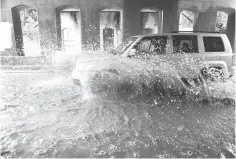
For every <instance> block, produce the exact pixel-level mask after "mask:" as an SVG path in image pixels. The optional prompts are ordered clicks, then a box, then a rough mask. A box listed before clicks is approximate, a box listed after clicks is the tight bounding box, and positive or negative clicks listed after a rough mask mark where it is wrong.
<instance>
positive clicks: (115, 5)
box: [0, 0, 235, 56]
mask: <svg viewBox="0 0 236 159" xmlns="http://www.w3.org/2000/svg"><path fill="white" fill-rule="evenodd" d="M0 7H1V11H0V16H1V25H5V24H7V25H8V26H12V32H11V33H8V34H9V35H4V36H3V33H2V35H0V36H2V37H7V36H8V37H10V39H11V40H12V41H11V40H10V41H11V42H9V43H8V45H7V46H6V47H5V48H4V47H2V48H3V49H2V50H5V51H3V53H2V56H4V55H11V56H41V55H48V54H51V53H53V52H55V50H60V51H64V52H75V53H76V54H81V53H83V51H88V50H108V49H110V48H112V47H116V46H117V45H119V44H120V43H121V42H122V41H123V40H124V39H125V38H127V37H129V36H131V35H137V34H146V33H161V32H171V31H178V30H181V29H180V27H181V26H183V25H184V24H181V25H180V23H188V27H192V28H190V29H192V30H193V31H216V29H217V28H216V25H217V24H216V23H217V15H218V12H219V11H220V12H224V13H226V14H227V21H226V22H225V23H227V24H225V25H226V26H227V28H226V29H225V33H226V34H227V35H228V37H229V39H230V42H231V44H232V46H233V48H234V46H235V45H234V43H235V1H234V0H224V1H223V0H145V1H144V0H67V1H65V0H1V6H0ZM183 11H188V13H189V14H188V15H187V14H186V13H185V14H184V12H183ZM189 15H193V16H192V17H190V18H189ZM181 16H185V18H187V21H188V22H185V21H186V20H180V19H181ZM1 25H0V30H1V28H3V27H1ZM5 26H6V25H5ZM2 30H3V29H2ZM8 30H9V29H8ZM2 32H4V33H6V31H2ZM8 32H9V31H8ZM2 41H3V40H2ZM7 50H11V51H9V53H7V54H6V52H7ZM0 51H1V50H0ZM4 53H5V54H4Z"/></svg>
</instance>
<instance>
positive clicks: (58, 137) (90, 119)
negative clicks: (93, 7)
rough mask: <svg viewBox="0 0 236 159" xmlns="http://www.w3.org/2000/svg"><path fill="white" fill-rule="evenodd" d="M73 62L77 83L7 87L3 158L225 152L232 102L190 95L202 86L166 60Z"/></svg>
mask: <svg viewBox="0 0 236 159" xmlns="http://www.w3.org/2000/svg"><path fill="white" fill-rule="evenodd" d="M77 67H78V68H81V70H80V72H79V76H78V78H79V79H80V80H81V88H78V87H77V86H75V85H73V84H72V80H71V79H70V78H69V77H68V75H65V76H66V77H53V78H52V79H51V80H46V81H45V82H42V81H40V80H39V81H38V82H35V83H34V84H29V85H27V86H11V87H19V92H20V93H19V95H18V96H17V97H12V98H14V100H15V101H19V106H16V107H8V108H3V109H2V111H1V114H0V125H1V127H0V128H1V129H0V130H1V134H0V139H1V144H2V147H1V155H2V156H4V157H43V158H44V157H66V158H68V157H161V158H172V157H191V158H195V157H220V156H226V157H232V155H233V153H234V152H233V151H232V148H233V147H235V142H234V140H235V136H234V132H235V130H234V129H235V128H234V124H235V122H234V119H235V118H234V109H235V108H234V106H232V105H230V104H228V105H227V104H224V103H222V102H221V101H220V100H216V101H212V102H211V103H204V102H201V101H199V100H195V99H196V97H195V95H196V92H197V91H200V93H198V95H199V94H200V95H199V96H198V97H197V98H199V97H200V96H205V93H206V90H205V89H204V88H203V87H201V86H200V87H194V88H192V87H191V88H189V87H187V86H186V85H185V84H184V83H183V82H182V80H181V76H180V75H179V70H178V69H177V68H176V67H174V66H173V65H172V64H171V63H160V62H159V61H157V59H155V61H154V62H150V60H148V61H145V60H134V59H132V60H131V59H124V58H120V57H116V56H105V57H104V56H98V57H93V58H91V57H88V56H86V57H81V58H80V60H79V62H78V63H77ZM186 72H187V71H186ZM3 89H7V88H5V87H4V88H3ZM80 89H82V93H84V94H86V95H87V98H82V97H81V95H80V94H81V90H80ZM10 91H11V90H9V92H10ZM215 91H217V90H215ZM225 91H227V90H225ZM9 92H8V93H9ZM84 94H83V95H84ZM20 96H22V97H23V99H22V98H20ZM16 112H17V113H16ZM3 121H4V122H3Z"/></svg>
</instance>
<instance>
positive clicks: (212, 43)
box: [203, 36, 225, 52]
mask: <svg viewBox="0 0 236 159" xmlns="http://www.w3.org/2000/svg"><path fill="white" fill-rule="evenodd" d="M203 41H204V47H205V51H206V52H223V51H225V47H224V43H223V41H222V39H221V37H212V36H211V37H206V36H205V37H203Z"/></svg>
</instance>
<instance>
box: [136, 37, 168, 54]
mask: <svg viewBox="0 0 236 159" xmlns="http://www.w3.org/2000/svg"><path fill="white" fill-rule="evenodd" d="M167 39H168V36H155V37H146V38H143V39H142V40H141V41H140V42H139V43H138V44H137V45H136V46H135V49H136V51H137V55H142V54H149V55H156V54H165V53H166V48H167Z"/></svg>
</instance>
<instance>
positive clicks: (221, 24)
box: [216, 11, 228, 33]
mask: <svg viewBox="0 0 236 159" xmlns="http://www.w3.org/2000/svg"><path fill="white" fill-rule="evenodd" d="M227 23H228V14H227V13H225V12H222V11H217V17H216V31H217V32H220V33H226V29H227Z"/></svg>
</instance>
